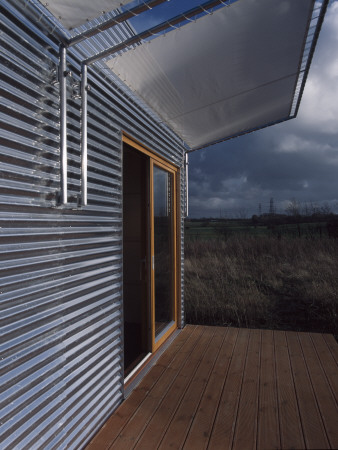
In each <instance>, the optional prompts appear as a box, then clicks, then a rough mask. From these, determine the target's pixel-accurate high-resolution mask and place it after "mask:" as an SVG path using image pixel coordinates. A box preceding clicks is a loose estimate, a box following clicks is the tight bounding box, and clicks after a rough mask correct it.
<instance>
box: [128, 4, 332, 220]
mask: <svg viewBox="0 0 338 450" xmlns="http://www.w3.org/2000/svg"><path fill="white" fill-rule="evenodd" d="M200 3H201V2H200V0H185V1H184V2H183V1H181V2H178V1H171V2H169V3H167V2H165V3H164V4H163V5H161V6H159V7H156V8H154V9H153V10H152V11H151V12H149V14H147V13H144V14H141V15H140V16H139V17H136V18H135V19H133V25H134V27H135V28H136V30H137V31H141V30H142V29H146V28H148V27H150V26H153V25H155V24H157V23H159V22H160V21H163V20H168V18H169V17H172V16H174V15H175V14H178V13H180V12H182V11H181V10H182V9H183V10H185V9H186V7H187V5H188V4H189V7H193V6H196V5H197V4H200ZM180 8H181V10H180ZM271 198H273V201H274V207H275V209H276V211H277V212H280V213H284V212H285V208H286V206H287V204H288V202H289V201H290V200H291V199H296V200H297V201H298V202H300V203H303V204H304V203H308V204H310V203H313V204H318V205H323V204H329V206H330V208H331V210H332V211H334V212H336V213H338V0H331V1H330V3H329V7H328V11H327V13H326V17H325V20H324V24H323V27H322V30H321V33H320V36H319V40H318V44H317V48H316V51H315V55H314V58H313V61H312V65H311V68H310V73H309V77H308V80H307V83H306V87H305V91H304V94H303V98H302V102H301V105H300V109H299V112H298V116H297V118H296V119H293V120H290V121H287V122H284V123H282V124H279V125H275V126H272V127H269V128H266V129H264V130H260V131H256V132H254V133H251V134H250V135H246V136H241V137H238V138H236V139H232V140H230V141H227V142H224V143H220V144H217V145H214V146H211V147H208V148H206V149H203V150H198V151H196V152H193V153H191V154H190V156H189V216H190V217H220V215H221V216H225V217H238V216H248V217H251V215H252V214H258V213H259V211H260V210H261V211H262V212H263V213H264V212H268V211H269V207H270V199H271ZM259 205H261V209H259Z"/></svg>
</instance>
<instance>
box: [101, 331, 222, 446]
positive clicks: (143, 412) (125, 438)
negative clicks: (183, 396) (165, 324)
mask: <svg viewBox="0 0 338 450" xmlns="http://www.w3.org/2000/svg"><path fill="white" fill-rule="evenodd" d="M197 330H198V331H199V332H200V333H201V334H200V338H199V340H198V341H197V344H196V342H195V345H192V346H191V347H189V350H188V351H187V352H186V353H185V354H183V353H178V354H177V356H176V358H175V359H174V361H173V363H172V364H171V366H170V367H168V369H167V370H166V371H165V372H164V374H163V377H161V381H160V382H159V383H156V385H154V387H153V389H152V390H151V393H150V395H148V396H147V397H146V398H145V400H144V402H143V403H142V408H139V409H138V410H137V411H136V412H135V414H134V416H133V417H131V419H130V420H129V421H128V423H127V425H126V427H125V428H124V429H123V430H122V431H121V432H120V433H119V435H118V436H117V438H116V440H115V441H114V443H113V445H112V446H111V447H110V448H112V449H118V450H122V449H128V450H129V449H130V448H132V447H133V446H134V445H135V444H136V442H137V440H138V439H139V437H140V434H141V433H142V432H143V430H144V428H145V426H146V425H147V423H148V422H149V420H150V419H151V417H152V416H153V414H154V411H155V410H156V407H157V406H158V404H159V403H160V402H161V400H162V398H163V397H164V396H165V394H166V392H167V391H168V389H169V388H170V386H171V385H172V383H173V382H174V381H175V379H176V377H177V376H178V374H179V372H180V371H181V370H182V365H184V364H185V363H186V361H187V360H189V361H192V360H193V359H194V358H195V359H196V360H199V358H200V357H199V356H198V355H200V354H202V355H203V354H204V352H205V351H206V349H207V348H208V346H209V344H210V340H211V338H212V336H213V333H214V330H213V329H212V328H210V329H209V328H202V327H200V328H197ZM192 344H193V343H192ZM189 356H190V358H189Z"/></svg>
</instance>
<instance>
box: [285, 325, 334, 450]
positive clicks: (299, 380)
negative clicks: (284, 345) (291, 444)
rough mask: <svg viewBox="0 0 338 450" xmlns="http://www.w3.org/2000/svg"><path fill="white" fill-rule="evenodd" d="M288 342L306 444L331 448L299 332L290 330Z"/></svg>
mask: <svg viewBox="0 0 338 450" xmlns="http://www.w3.org/2000/svg"><path fill="white" fill-rule="evenodd" d="M287 342H288V347H289V354H290V362H291V368H292V372H293V378H294V383H295V388H296V396H297V401H298V406H299V412H300V416H301V421H302V427H303V433H304V439H305V445H306V447H307V448H320V449H325V448H330V446H329V443H328V440H327V437H326V433H325V429H324V426H323V423H322V418H321V415H320V413H319V410H318V406H317V402H316V398H315V396H314V393H313V389H312V384H311V381H310V379H309V375H308V371H307V367H306V365H305V361H304V356H303V352H302V349H301V346H300V343H299V338H298V333H296V332H288V333H287Z"/></svg>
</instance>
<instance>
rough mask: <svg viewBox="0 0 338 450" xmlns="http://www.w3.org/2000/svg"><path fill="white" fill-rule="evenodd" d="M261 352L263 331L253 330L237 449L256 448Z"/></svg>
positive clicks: (237, 435)
mask: <svg viewBox="0 0 338 450" xmlns="http://www.w3.org/2000/svg"><path fill="white" fill-rule="evenodd" d="M260 352H261V332H260V330H251V332H250V339H249V346H248V352H247V358H246V364H245V368H244V377H243V384H242V390H241V397H240V402H239V407H238V414H237V421H236V429H235V435H234V442H233V449H235V450H241V449H243V448H245V449H248V450H249V449H255V448H256V439H257V412H258V392H259V369H260Z"/></svg>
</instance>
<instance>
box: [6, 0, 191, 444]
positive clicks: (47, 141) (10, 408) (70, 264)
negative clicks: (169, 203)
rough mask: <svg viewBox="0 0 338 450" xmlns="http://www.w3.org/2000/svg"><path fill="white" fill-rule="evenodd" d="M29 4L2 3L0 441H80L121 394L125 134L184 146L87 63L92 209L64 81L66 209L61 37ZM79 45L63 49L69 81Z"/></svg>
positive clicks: (167, 146)
mask: <svg viewBox="0 0 338 450" xmlns="http://www.w3.org/2000/svg"><path fill="white" fill-rule="evenodd" d="M25 3H26V2H19V1H9V2H7V1H5V0H4V1H2V3H1V7H0V8H1V10H0V12H1V30H2V32H1V34H0V41H1V53H0V58H1V85H0V94H1V97H0V105H1V111H0V129H1V134H0V142H1V154H0V161H1V167H0V172H1V174H0V249H1V253H0V310H1V316H0V333H1V342H0V351H1V357H0V386H1V396H0V418H1V420H0V422H1V425H0V447H1V448H11V449H12V448H27V449H32V448H34V449H37V448H43V449H46V448H66V447H67V448H78V447H79V446H81V445H82V444H84V443H85V442H86V440H87V439H88V438H89V436H90V435H91V434H92V433H93V432H94V431H95V430H96V429H97V428H98V427H99V426H100V425H101V424H102V423H103V421H104V420H105V419H106V418H107V417H108V415H109V414H110V413H111V412H112V410H113V409H114V408H115V407H116V406H117V405H118V404H119V403H120V402H121V400H122V398H123V369H122V358H123V355H122V334H121V333H122V328H121V319H122V294H121V293H122V195H121V194H122V187H121V134H120V130H121V129H123V130H125V131H127V132H129V133H131V134H132V135H134V136H135V137H136V138H137V139H139V140H141V141H142V142H144V143H145V144H146V145H148V146H149V147H151V148H153V149H155V150H156V151H158V152H159V153H161V154H163V155H164V156H166V157H168V158H170V159H171V160H172V161H174V162H175V163H176V164H178V165H181V164H182V147H181V145H180V143H179V141H178V140H176V139H175V138H174V136H173V135H172V134H171V133H170V132H168V133H165V131H164V128H163V127H162V126H161V125H160V124H154V121H153V118H152V117H151V116H149V115H148V114H147V113H146V112H142V111H141V110H140V105H139V104H138V102H137V101H136V102H135V100H132V99H130V98H128V95H126V93H123V92H122V91H121V90H120V89H118V88H117V87H116V88H114V89H112V87H111V82H110V80H109V79H107V80H105V79H104V78H103V76H102V74H100V73H99V71H98V69H97V68H93V69H91V70H90V72H89V83H90V84H91V85H92V91H91V92H90V95H89V105H88V107H89V120H88V132H89V133H88V153H89V154H88V159H89V170H88V188H89V189H88V207H85V208H82V209H79V208H78V207H77V195H78V194H79V193H80V153H79V147H80V121H79V112H80V103H79V100H74V99H71V98H70V95H71V92H70V90H71V88H70V86H69V93H68V94H69V95H68V98H69V100H68V107H69V112H68V145H69V148H68V163H69V168H68V176H69V179H68V189H69V200H70V205H69V207H67V208H63V209H61V208H58V207H56V204H57V196H58V191H59V189H60V155H59V93H58V89H57V87H53V86H52V85H51V81H52V78H53V74H52V71H53V69H54V67H55V64H57V62H58V42H57V41H56V39H55V38H53V36H52V35H51V36H49V37H46V36H44V34H43V32H42V31H43V30H42V22H38V21H33V22H30V21H29V20H28V19H27V17H26V16H27V14H28V8H27V9H26V8H25ZM21 4H22V6H20V5H21ZM80 50H81V49H80ZM80 50H78V52H77V53H76V52H75V51H74V52H73V53H72V54H70V55H69V61H70V66H71V67H70V68H71V69H72V70H73V71H74V78H78V74H79V59H78V57H79V52H80ZM182 183H183V177H182ZM183 206H184V205H183V201H182V220H183ZM182 230H183V227H182ZM182 248H183V235H182ZM182 258H183V253H182ZM182 270H183V269H182ZM182 290H183V285H182ZM182 298H183V297H182Z"/></svg>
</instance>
